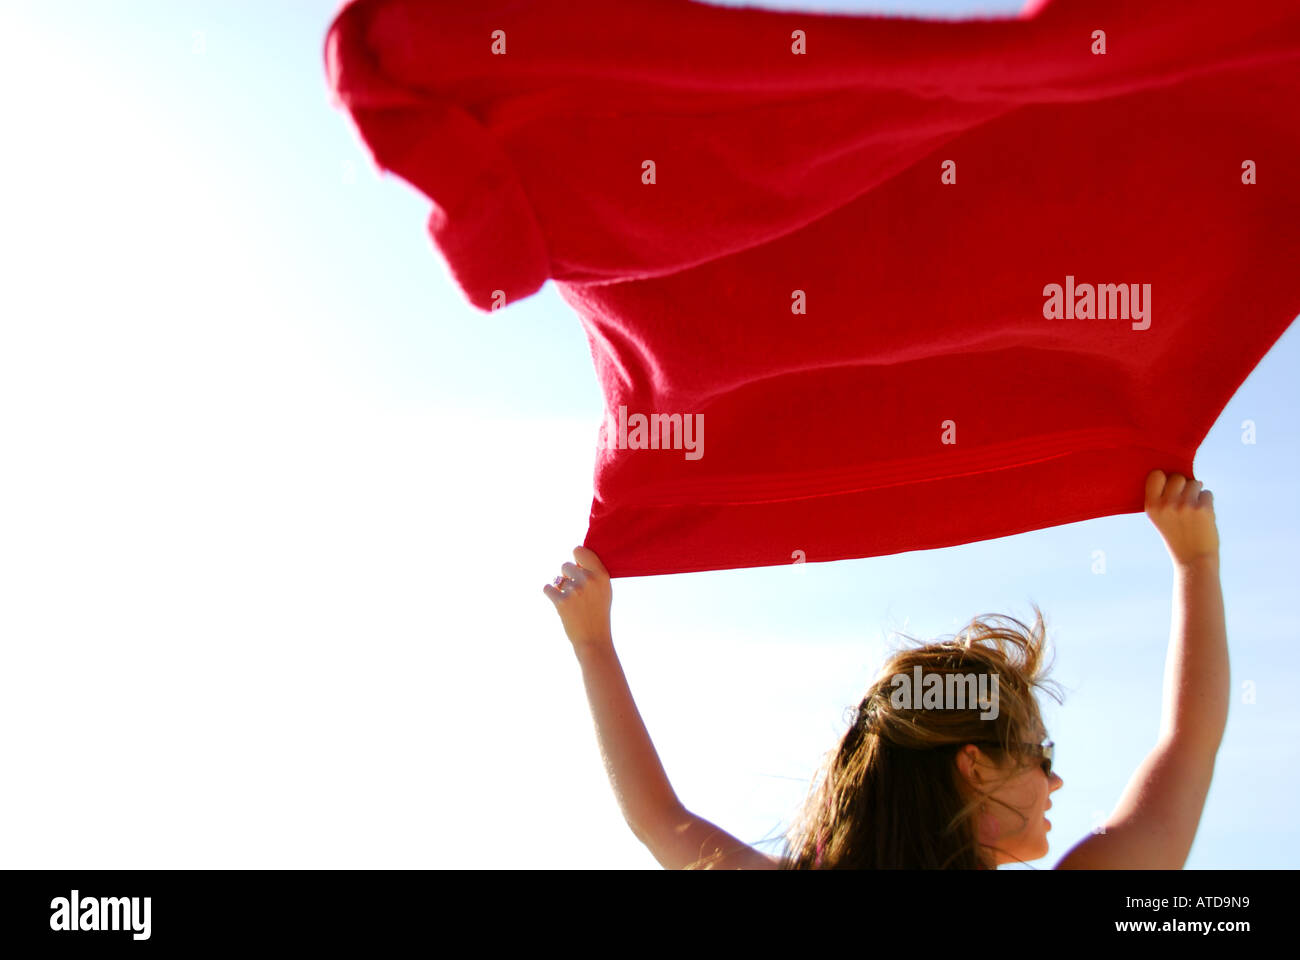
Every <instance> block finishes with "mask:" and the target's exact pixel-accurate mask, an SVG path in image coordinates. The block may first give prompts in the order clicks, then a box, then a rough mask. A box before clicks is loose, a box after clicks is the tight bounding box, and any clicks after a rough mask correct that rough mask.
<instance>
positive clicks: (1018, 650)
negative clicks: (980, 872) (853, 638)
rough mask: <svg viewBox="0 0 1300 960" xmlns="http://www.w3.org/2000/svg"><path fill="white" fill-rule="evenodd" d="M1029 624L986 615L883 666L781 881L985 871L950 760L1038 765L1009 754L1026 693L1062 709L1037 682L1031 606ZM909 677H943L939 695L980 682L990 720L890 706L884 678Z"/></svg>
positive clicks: (974, 708)
mask: <svg viewBox="0 0 1300 960" xmlns="http://www.w3.org/2000/svg"><path fill="white" fill-rule="evenodd" d="M1034 614H1035V622H1034V626H1033V627H1032V628H1030V627H1027V626H1025V624H1023V623H1021V622H1020V621H1019V620H1017V619H1015V618H1014V617H1009V616H1004V615H1002V614H986V615H985V616H983V617H977V618H975V619H973V620H971V622H970V623H969V624H968V625H967V626H966V627H964V628H963V629H962V630H960V631H959V632H958V634H957V635H955V636H954V637H953V639H950V640H944V641H942V642H938V643H930V644H925V645H922V646H917V647H912V648H910V649H903V650H899V651H898V652H896V653H894V654H893V655H892V656H890V658H889V659H888V660H887V661H886V662H885V665H884V666H883V667H882V668H881V670H880V673H879V674H878V676H877V678H876V680H875V681H874V682H873V683H872V685H871V687H870V689H868V691H867V693H866V696H865V697H863V699H862V702H861V703H860V704H859V705H858V708H857V711H856V713H855V715H854V718H853V722H852V725H851V726H850V727H849V729H848V731H847V732H846V733H845V734H844V737H843V739H842V740H841V741H840V744H839V746H838V747H837V748H836V749H835V750H833V751H831V752H830V753H829V754H828V755H827V759H826V760H825V761H824V763H823V764H822V766H821V768H820V770H819V771H818V775H817V776H816V777H815V778H814V781H813V784H812V786H811V788H810V791H809V795H808V800H807V802H806V804H805V806H804V808H803V810H802V812H801V815H800V816H799V817H798V818H797V819H796V820H795V822H794V823H793V825H792V826H791V828H790V830H789V831H788V832H787V833H786V844H785V850H784V853H783V855H782V857H781V866H782V868H783V869H793V870H808V869H823V870H825V869H832V870H833V869H890V868H895V869H918V868H920V869H926V868H929V869H980V868H988V867H991V866H993V864H992V863H990V862H989V861H988V859H987V854H986V852H985V851H984V850H983V848H982V847H981V845H980V843H979V838H978V829H977V823H976V809H977V808H978V806H979V804H980V800H981V798H980V797H979V796H974V797H972V798H969V799H968V798H967V795H966V792H965V791H964V790H963V788H962V786H961V784H960V772H959V771H958V769H957V765H956V762H955V758H956V754H957V752H958V750H960V748H961V747H962V746H964V745H965V744H968V743H979V744H982V746H981V749H982V750H983V751H985V752H986V753H988V754H989V756H990V757H991V758H992V759H993V760H994V761H995V762H996V763H997V764H998V765H999V766H1000V767H1004V768H1005V767H1006V760H1007V758H1014V759H1016V760H1022V761H1024V762H1025V763H1037V762H1038V758H1037V757H1032V755H1030V756H1031V759H1028V760H1025V756H1026V755H1025V751H1024V749H1023V747H1022V746H1021V744H1023V743H1025V742H1026V741H1028V740H1029V739H1030V738H1031V737H1033V736H1034V734H1035V732H1036V731H1037V730H1038V728H1039V727H1040V726H1041V716H1040V713H1039V709H1038V703H1037V701H1036V699H1035V691H1036V690H1038V689H1044V690H1046V691H1047V692H1048V693H1049V694H1050V695H1051V696H1052V697H1053V698H1054V699H1056V700H1057V702H1061V699H1062V698H1061V696H1060V694H1059V692H1058V688H1057V685H1056V683H1055V682H1054V681H1051V680H1048V679H1046V675H1047V672H1048V670H1049V669H1050V664H1044V662H1043V660H1044V656H1045V655H1046V652H1047V638H1046V626H1045V623H1044V621H1043V615H1042V612H1041V611H1040V610H1039V609H1038V607H1037V605H1035V606H1034ZM903 636H906V635H903ZM907 639H908V640H913V641H914V640H915V638H912V637H907ZM916 667H920V668H921V671H922V673H924V674H931V673H937V674H943V675H944V683H945V684H948V683H949V681H948V679H947V675H949V674H960V675H964V676H967V677H969V676H970V675H975V676H980V675H982V676H983V677H984V678H985V679H984V681H983V682H984V683H985V684H987V685H988V686H993V684H994V683H995V680H994V678H996V686H995V687H994V689H995V690H996V696H997V711H996V716H995V717H990V718H988V719H981V707H980V705H979V704H978V703H971V704H969V705H968V707H967V708H965V709H953V708H951V704H949V705H948V706H949V708H948V709H925V708H924V707H921V706H920V705H919V704H917V703H916V702H911V703H906V702H904V703H903V704H902V705H898V703H897V701H899V700H900V699H903V698H898V697H895V696H892V695H891V689H890V688H891V686H894V682H893V678H894V677H895V676H897V675H899V674H907V675H909V676H910V675H912V674H913V670H914V668H916ZM895 689H897V688H896V687H895ZM950 689H951V687H950ZM985 712H986V713H987V712H992V711H985ZM1035 739H1036V738H1035ZM1021 766H1022V764H1019V763H1018V764H1013V765H1012V766H1011V768H1010V769H1011V770H1012V773H1014V772H1017V770H1018V769H1019V768H1020V767H1021ZM1008 775H1010V774H1008Z"/></svg>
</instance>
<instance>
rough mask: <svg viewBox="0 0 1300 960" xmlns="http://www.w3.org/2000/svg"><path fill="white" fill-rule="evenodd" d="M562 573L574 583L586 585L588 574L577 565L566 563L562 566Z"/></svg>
mask: <svg viewBox="0 0 1300 960" xmlns="http://www.w3.org/2000/svg"><path fill="white" fill-rule="evenodd" d="M560 572H561V573H563V574H564V575H565V576H566V577H568V578H569V579H570V580H572V581H573V582H574V583H586V582H587V576H588V573H587V571H586V570H584V569H582V567H580V566H578V565H577V564H576V563H564V564H561V565H560Z"/></svg>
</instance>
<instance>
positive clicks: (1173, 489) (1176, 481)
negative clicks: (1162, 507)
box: [1164, 473, 1187, 503]
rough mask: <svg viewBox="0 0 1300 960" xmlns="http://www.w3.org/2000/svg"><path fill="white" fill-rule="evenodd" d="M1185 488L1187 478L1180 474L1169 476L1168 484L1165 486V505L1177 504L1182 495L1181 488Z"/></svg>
mask: <svg viewBox="0 0 1300 960" xmlns="http://www.w3.org/2000/svg"><path fill="white" fill-rule="evenodd" d="M1185 486H1187V478H1186V477H1184V476H1183V475H1182V474H1181V473H1175V474H1171V475H1170V477H1169V480H1168V482H1167V483H1166V484H1165V496H1164V499H1165V503H1177V502H1178V499H1179V498H1180V497H1181V496H1182V495H1183V488H1184V487H1185Z"/></svg>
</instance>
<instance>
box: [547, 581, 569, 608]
mask: <svg viewBox="0 0 1300 960" xmlns="http://www.w3.org/2000/svg"><path fill="white" fill-rule="evenodd" d="M542 593H544V594H546V595H547V596H548V597H550V598H551V602H552V603H554V604H559V602H560V601H561V600H563V599H564V596H565V595H564V594H562V593H560V591H559V590H556V589H555V587H553V586H552V585H551V584H549V583H548V584H547V585H546V586H544V587H542Z"/></svg>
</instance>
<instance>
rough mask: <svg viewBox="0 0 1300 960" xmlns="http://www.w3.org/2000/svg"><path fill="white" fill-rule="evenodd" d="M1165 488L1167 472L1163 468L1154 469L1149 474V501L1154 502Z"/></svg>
mask: <svg viewBox="0 0 1300 960" xmlns="http://www.w3.org/2000/svg"><path fill="white" fill-rule="evenodd" d="M1164 489H1165V472H1164V471H1163V470H1152V471H1151V472H1150V473H1148V474H1147V502H1148V503H1150V502H1153V501H1155V500H1159V499H1160V494H1161V493H1162V492H1163V491H1164Z"/></svg>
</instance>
